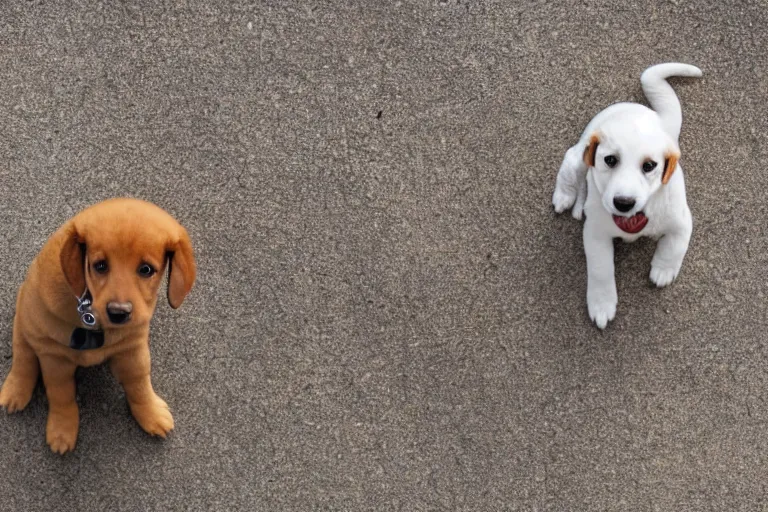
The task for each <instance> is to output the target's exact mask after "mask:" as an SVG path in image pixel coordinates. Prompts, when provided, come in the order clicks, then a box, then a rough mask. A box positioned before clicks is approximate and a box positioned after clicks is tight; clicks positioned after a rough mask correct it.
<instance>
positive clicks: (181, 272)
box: [167, 225, 197, 309]
mask: <svg viewBox="0 0 768 512" xmlns="http://www.w3.org/2000/svg"><path fill="white" fill-rule="evenodd" d="M167 251H168V304H170V305H171V307H172V308H173V309H176V308H178V307H179V306H181V303H182V302H184V297H186V296H187V294H188V293H189V291H190V290H191V289H192V285H193V284H194V283H195V276H196V274H197V271H196V267H195V256H194V254H193V253H192V242H191V240H190V239H189V235H188V234H187V230H186V229H184V228H183V227H182V226H181V225H179V233H178V237H176V238H175V239H174V240H172V241H171V243H170V244H169V246H168V249H167Z"/></svg>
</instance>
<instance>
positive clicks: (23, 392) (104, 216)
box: [0, 199, 196, 454]
mask: <svg viewBox="0 0 768 512" xmlns="http://www.w3.org/2000/svg"><path fill="white" fill-rule="evenodd" d="M102 259H105V260H106V261H107V262H108V266H109V270H108V271H107V272H106V273H104V274H99V273H98V272H96V271H95V270H94V268H93V264H94V262H97V261H99V260H102ZM142 263H148V264H150V265H152V266H153V267H154V268H155V269H156V270H157V272H156V273H155V274H154V275H153V276H151V277H142V276H140V275H139V274H138V272H137V269H138V267H139V266H140V265H141V264H142ZM86 264H87V265H88V268H87V269H86V268H85V265H86ZM166 266H168V267H169V268H168V275H169V280H168V302H169V303H170V304H171V306H172V307H174V308H177V307H179V306H180V305H181V303H182V301H183V300H184V297H185V296H186V295H187V293H189V291H190V289H191V288H192V284H193V283H194V280H195V272H196V271H195V260H194V256H193V253H192V245H191V243H190V240H189V236H188V235H187V232H186V230H185V229H184V228H183V227H182V226H181V225H180V224H179V223H178V222H176V221H175V220H174V219H173V218H172V217H171V216H170V215H168V214H167V213H166V212H164V211H163V210H161V209H160V208H158V207H157V206H155V205H153V204H150V203H147V202H144V201H139V200H136V199H111V200H108V201H104V202H102V203H99V204H97V205H95V206H92V207H90V208H88V209H86V210H84V211H82V212H80V213H79V214H77V215H76V216H75V217H73V218H72V219H70V220H69V221H67V222H66V223H65V224H64V225H63V226H62V227H61V228H60V229H59V230H58V231H56V233H54V234H53V235H52V236H51V238H50V239H49V240H48V242H47V243H46V244H45V246H43V248H42V250H41V251H40V253H39V254H38V256H37V257H36V258H35V260H34V261H33V262H32V265H31V266H30V268H29V272H28V273H27V277H26V280H25V281H24V283H23V284H22V285H21V288H20V289H19V293H18V297H17V299H16V316H15V317H14V320H13V364H12V367H11V371H10V373H9V374H8V377H7V378H6V380H5V383H4V384H3V387H2V390H0V405H1V406H3V407H5V408H6V410H7V411H8V412H9V413H11V412H15V411H20V410H22V409H24V407H26V405H27V404H28V403H29V400H30V399H31V397H32V392H33V390H34V387H35V384H36V382H37V377H38V374H39V372H40V371H42V376H43V383H44V384H45V390H46V394H47V395H48V424H47V428H46V440H47V441H48V444H49V445H50V447H51V449H52V450H53V451H54V452H57V453H62V454H63V453H66V452H68V451H70V450H72V449H74V447H75V442H76V440H77V431H78V424H79V413H78V407H77V404H76V403H75V381H74V374H75V369H76V368H77V367H78V366H92V365H96V364H101V363H103V362H105V361H109V364H110V367H111V369H112V372H113V374H114V375H115V377H116V378H117V380H118V381H119V382H120V384H121V385H122V386H123V389H124V390H125V394H126V398H127V399H128V404H129V405H130V408H131V412H132V414H133V416H134V418H136V421H137V422H138V423H139V425H141V427H142V428H143V429H144V430H145V431H146V432H148V433H149V434H152V435H157V436H160V437H165V436H166V434H167V433H168V432H170V431H171V430H172V429H173V417H172V416H171V413H170V411H169V410H168V405H167V404H166V403H165V401H163V399H161V398H160V397H159V396H157V394H155V392H154V390H153V389H152V383H151V381H150V357H149V322H150V319H151V318H152V314H153V312H154V309H155V304H156V303H157V290H158V288H159V287H160V281H161V279H162V275H163V273H164V271H165V268H166ZM86 283H87V285H88V289H89V290H90V292H91V295H92V297H93V311H94V314H95V316H96V318H97V320H98V323H99V326H100V328H101V329H103V330H104V339H105V341H104V346H102V347H100V348H96V349H89V350H74V349H71V348H69V341H70V335H71V334H72V331H73V330H74V329H75V328H76V327H81V326H82V325H81V324H80V318H79V315H78V313H77V300H76V296H79V295H81V294H82V293H83V291H84V289H85V285H86ZM109 302H123V303H124V302H130V303H131V304H132V306H133V311H132V314H131V319H130V320H129V321H128V322H127V323H125V324H122V325H114V324H111V323H110V322H109V320H108V317H107V313H106V307H107V303H109Z"/></svg>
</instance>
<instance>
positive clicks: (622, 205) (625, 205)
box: [613, 196, 635, 213]
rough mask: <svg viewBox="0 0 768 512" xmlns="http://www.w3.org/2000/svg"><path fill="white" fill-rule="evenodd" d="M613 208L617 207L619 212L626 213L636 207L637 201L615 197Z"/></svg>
mask: <svg viewBox="0 0 768 512" xmlns="http://www.w3.org/2000/svg"><path fill="white" fill-rule="evenodd" d="M613 206H615V207H616V209H617V210H619V211H620V212H622V213H626V212H628V211H629V210H631V209H632V208H634V207H635V200H634V199H632V198H631V197H622V196H618V197H614V198H613Z"/></svg>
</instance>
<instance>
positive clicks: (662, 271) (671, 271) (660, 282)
mask: <svg viewBox="0 0 768 512" xmlns="http://www.w3.org/2000/svg"><path fill="white" fill-rule="evenodd" d="M679 272H680V269H679V268H666V267H657V266H655V265H651V281H653V283H654V284H655V285H656V286H657V287H659V288H663V287H664V286H667V285H668V284H670V283H671V282H672V281H674V280H675V278H676V277H677V274H678V273H679Z"/></svg>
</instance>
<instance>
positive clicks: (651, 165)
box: [643, 160, 656, 172]
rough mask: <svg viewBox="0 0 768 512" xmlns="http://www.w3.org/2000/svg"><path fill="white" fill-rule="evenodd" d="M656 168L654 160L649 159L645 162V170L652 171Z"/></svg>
mask: <svg viewBox="0 0 768 512" xmlns="http://www.w3.org/2000/svg"><path fill="white" fill-rule="evenodd" d="M655 168H656V162H654V161H653V160H648V161H647V162H643V172H651V171H652V170H654V169H655Z"/></svg>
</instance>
